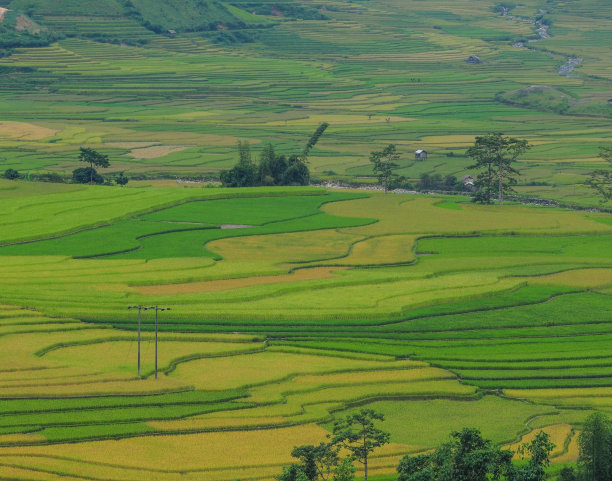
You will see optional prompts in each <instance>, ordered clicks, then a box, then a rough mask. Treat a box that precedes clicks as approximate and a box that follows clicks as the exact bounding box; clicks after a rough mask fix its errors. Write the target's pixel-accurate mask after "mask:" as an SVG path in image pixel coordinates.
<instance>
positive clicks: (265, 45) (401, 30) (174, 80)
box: [0, 0, 612, 205]
mask: <svg viewBox="0 0 612 481" xmlns="http://www.w3.org/2000/svg"><path fill="white" fill-rule="evenodd" d="M5 3H7V5H8V4H9V3H10V4H11V5H13V4H14V8H25V7H24V6H23V5H22V4H24V2H19V1H17V0H13V1H12V3H11V2H5ZM30 3H32V4H33V5H37V6H36V7H32V8H34V9H35V11H36V12H38V13H36V14H35V15H34V18H35V20H36V21H37V22H40V23H41V25H46V26H48V28H49V29H51V30H53V29H55V30H56V31H57V32H60V33H62V34H65V33H70V36H68V37H67V38H64V39H60V40H59V41H57V42H56V43H52V44H51V45H49V46H46V47H38V48H22V49H20V48H17V49H14V52H13V54H12V55H10V56H7V57H5V58H2V59H0V69H2V73H3V78H4V79H5V81H4V82H2V85H0V99H1V100H2V101H1V102H0V106H1V107H0V109H2V110H0V112H1V117H2V120H1V121H0V160H1V161H2V164H3V165H5V166H7V167H11V168H15V169H17V170H19V171H20V172H23V173H26V172H30V173H31V174H32V175H36V174H39V173H45V172H56V173H59V174H61V175H69V173H70V172H71V171H72V170H73V169H74V168H76V166H77V165H76V164H77V162H76V151H77V150H78V147H79V146H82V145H87V146H90V147H93V148H96V149H98V150H101V151H102V152H104V153H106V154H108V155H109V156H110V157H111V159H112V166H111V168H110V169H107V171H105V173H107V174H112V173H116V172H119V171H125V172H126V173H127V174H128V176H130V177H137V176H148V177H157V176H161V177H175V176H205V177H213V178H214V177H217V176H218V174H219V171H220V170H221V169H224V168H228V167H230V166H231V165H232V163H233V162H234V160H235V153H234V150H235V144H236V142H237V141H238V140H249V141H250V142H251V144H252V145H253V147H254V149H255V150H256V151H258V150H259V149H260V148H261V146H262V145H263V144H264V143H266V142H268V141H271V142H273V143H274V144H275V145H276V146H277V148H278V150H279V151H280V152H281V153H284V154H290V153H295V152H297V151H300V150H301V148H302V146H303V144H304V142H305V139H306V138H307V136H308V135H309V133H310V132H312V131H313V130H314V128H315V127H316V126H317V125H318V124H319V123H321V122H323V121H326V122H329V123H330V125H331V128H330V129H329V130H328V132H327V133H326V135H325V136H324V137H323V138H322V140H321V143H320V144H319V145H318V146H317V148H316V149H315V150H314V151H313V154H312V156H311V166H310V167H311V170H312V172H313V176H314V177H315V178H316V179H318V180H328V179H331V180H346V181H357V182H363V183H368V182H371V181H372V180H373V179H372V176H371V167H370V164H369V162H368V154H369V152H371V151H372V150H375V148H378V147H379V146H381V145H384V144H385V143H391V142H392V143H395V144H397V145H398V148H399V150H400V152H401V154H402V161H401V169H400V170H399V173H400V174H401V175H405V176H406V177H407V178H408V179H409V180H410V181H411V182H413V183H414V182H416V181H417V180H418V179H419V176H420V175H421V174H423V173H430V174H431V173H439V174H441V175H443V176H444V175H454V176H456V177H461V176H462V175H464V174H466V173H467V172H468V170H467V167H468V166H469V165H470V163H471V162H470V160H469V159H467V158H466V157H465V150H466V148H467V147H468V146H469V145H470V144H471V143H472V142H473V139H474V136H475V135H481V134H482V133H485V132H487V131H501V132H504V133H506V134H510V135H514V136H517V137H521V138H526V139H528V140H529V142H530V143H531V144H532V145H533V149H532V150H530V151H529V153H528V154H527V155H526V156H524V158H523V159H521V162H520V166H519V167H520V168H519V170H520V171H521V174H522V175H521V178H520V181H519V192H520V193H522V194H525V195H528V196H540V197H546V198H556V199H559V200H563V201H565V202H571V203H578V204H590V205H592V204H593V203H594V202H595V200H594V198H593V196H592V194H591V192H590V191H589V190H588V189H586V188H585V187H584V185H583V184H584V180H585V174H586V173H588V172H589V171H591V170H593V169H595V168H597V167H600V166H601V165H602V161H601V159H599V158H598V157H597V154H598V148H599V146H601V145H608V144H610V143H611V142H612V140H611V137H610V135H611V134H610V132H611V127H612V120H611V118H612V110H611V109H612V107H610V103H609V101H608V99H609V98H610V96H611V95H610V80H611V79H610V73H609V68H608V67H607V66H608V65H609V62H610V60H611V59H610V57H609V49H607V48H605V47H602V44H606V39H607V38H608V37H607V35H608V32H609V30H610V23H611V22H612V10H611V7H610V5H609V4H608V3H607V2H605V1H602V0H587V1H581V2H579V3H578V2H556V3H555V2H552V3H551V2H542V1H540V0H527V1H525V2H522V4H521V5H520V6H518V7H517V8H515V9H513V10H511V11H510V15H508V16H502V15H500V13H499V11H496V10H495V8H494V7H495V2H492V1H491V2H489V1H485V2H478V5H476V4H475V2H473V1H470V0H463V1H460V2H457V1H454V2H448V1H433V2H432V1H429V2H427V9H425V8H424V7H423V3H422V2H420V1H417V0H414V1H406V0H395V1H384V2H383V1H379V0H371V1H368V2H345V1H340V0H338V1H332V2H327V3H328V8H326V9H325V11H322V12H320V11H319V10H317V8H318V7H320V5H319V4H317V3H316V2H311V1H310V0H305V1H302V2H299V3H300V5H301V6H302V7H303V8H304V9H305V10H304V11H309V12H311V13H312V12H316V15H311V16H310V17H309V18H312V19H304V18H305V17H304V15H302V16H299V15H298V17H297V18H291V17H290V16H288V17H286V18H285V17H282V16H280V17H279V16H273V15H267V14H266V13H265V12H266V11H267V10H266V9H265V8H264V7H261V8H260V7H255V6H254V5H255V3H253V2H241V1H236V2H233V6H231V8H230V9H229V11H225V13H220V11H219V12H217V13H216V15H217V16H218V18H219V21H220V22H225V23H229V24H231V23H232V22H235V21H236V20H235V18H242V19H243V21H244V22H246V26H247V27H248V28H246V29H245V30H244V31H239V32H243V35H246V36H247V37H249V38H250V40H252V41H250V40H249V41H244V42H238V43H231V42H230V43H227V42H225V41H220V40H219V36H221V40H223V39H225V40H227V38H229V37H228V36H231V35H233V33H231V32H230V31H228V32H230V33H228V32H225V33H219V32H217V31H214V32H191V33H189V32H188V31H185V30H186V29H187V30H188V29H189V28H191V27H193V26H191V27H190V26H189V25H188V22H187V20H185V19H179V18H175V12H162V11H161V10H159V9H158V10H159V11H158V10H154V9H151V10H148V12H149V13H147V14H146V15H144V17H145V18H144V20H145V21H149V22H150V23H154V24H161V23H164V22H166V23H168V25H165V26H164V28H173V26H174V28H176V29H177V30H179V32H180V34H179V35H177V36H174V37H168V36H164V35H156V34H155V33H154V32H152V31H151V30H147V29H146V28H144V27H143V26H142V25H140V24H138V23H137V22H136V21H135V20H134V19H133V18H127V17H121V9H120V8H119V7H117V6H116V5H115V4H116V3H117V2H114V1H111V0H109V1H107V2H105V3H104V5H97V4H95V5H94V4H93V2H91V3H92V5H91V6H89V7H85V6H83V5H85V4H83V3H81V6H80V7H79V6H78V5H77V6H74V5H72V3H70V4H66V6H64V7H61V8H64V9H65V11H63V12H62V11H59V12H57V11H54V10H55V8H53V6H52V5H50V4H49V2H45V1H42V0H37V2H30ZM86 3H87V4H89V2H86ZM134 3H135V4H137V5H136V7H138V8H141V9H142V8H145V7H146V6H147V5H149V6H150V2H145V1H144V0H143V1H139V2H134ZM184 3H189V4H192V3H193V4H195V3H196V2H184ZM199 3H200V4H204V3H205V2H199ZM557 3H558V4H557ZM113 5H114V6H113ZM262 5H263V4H262ZM147 8H148V7H147ZM185 8H187V7H185ZM189 8H192V7H189ZM194 8H195V7H194ZM198 8H204V7H198ZM211 8H212V7H211ZM215 8H217V7H215ZM541 9H544V10H545V11H546V19H547V21H548V22H549V23H550V24H551V25H552V26H551V27H550V28H549V31H548V32H549V34H550V35H551V36H550V38H545V39H539V37H538V34H537V33H536V28H535V26H534V25H533V21H534V18H535V17H536V16H537V15H538V12H539V11H540V10H541ZM257 10H261V11H262V12H264V13H262V14H257V15H253V13H252V12H253V11H257ZM143 11H144V10H143ZM211 15H212V14H211ZM232 16H233V17H232ZM236 16H237V17H236ZM317 16H318V17H321V18H318V19H317ZM186 17H189V15H186ZM323 17H324V18H323ZM232 18H234V20H232ZM172 22H174V23H172ZM530 22H531V23H530ZM466 25H470V27H469V29H468V28H467V27H466ZM256 27H257V28H256ZM71 29H72V30H71ZM224 35H225V37H224ZM245 38H246V37H245ZM96 39H98V40H100V39H102V40H103V41H102V42H100V41H95V40H96ZM112 42H115V43H112ZM470 56H477V57H478V58H479V59H480V61H481V63H479V64H469V63H466V61H465V60H466V59H468V57H470ZM568 57H577V58H581V59H582V60H583V61H582V63H581V64H580V65H578V67H577V68H575V70H574V71H571V72H569V73H568V74H567V75H559V74H558V73H557V70H558V68H559V67H560V66H561V65H563V64H565V63H566V61H567V59H568ZM418 148H422V149H426V150H428V151H429V152H430V159H429V160H428V161H427V162H416V161H414V159H413V155H412V152H414V150H416V149H418Z"/></svg>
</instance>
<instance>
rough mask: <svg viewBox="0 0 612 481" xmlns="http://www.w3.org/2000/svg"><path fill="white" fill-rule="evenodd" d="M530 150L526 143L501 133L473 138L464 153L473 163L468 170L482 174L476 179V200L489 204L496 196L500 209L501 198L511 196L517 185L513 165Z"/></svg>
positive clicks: (502, 200)
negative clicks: (510, 193) (472, 141)
mask: <svg viewBox="0 0 612 481" xmlns="http://www.w3.org/2000/svg"><path fill="white" fill-rule="evenodd" d="M529 148H530V146H529V144H528V143H527V141H526V140H520V139H516V138H514V137H506V136H504V134H502V133H500V132H493V133H490V134H487V135H484V136H481V137H476V140H475V142H474V145H473V146H472V147H470V148H469V149H468V150H467V155H468V156H469V157H471V158H472V159H474V160H475V161H476V163H475V164H474V165H472V166H470V167H469V168H470V169H479V170H482V171H481V172H480V173H479V174H478V176H477V178H476V184H477V185H478V186H479V187H480V192H479V194H478V195H476V196H475V200H477V201H479V202H483V203H486V204H490V203H491V201H492V198H493V195H494V194H495V193H497V195H498V201H499V205H502V204H503V202H504V194H505V193H507V192H512V186H513V185H515V184H516V178H515V177H513V175H516V174H518V171H517V170H516V169H515V168H514V167H513V166H512V164H514V163H515V162H516V161H517V159H518V158H519V156H520V155H521V154H523V153H524V152H526V151H527V150H528V149H529Z"/></svg>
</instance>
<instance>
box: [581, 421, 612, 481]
mask: <svg viewBox="0 0 612 481" xmlns="http://www.w3.org/2000/svg"><path fill="white" fill-rule="evenodd" d="M578 445H579V447H580V455H579V457H578V462H579V466H580V477H581V479H583V480H584V481H610V480H611V479H612V423H611V422H610V420H609V419H608V417H607V416H606V415H605V414H603V413H598V412H596V413H593V414H591V415H590V416H589V417H588V418H587V419H586V421H585V422H584V425H583V427H582V432H581V433H580V435H579V436H578Z"/></svg>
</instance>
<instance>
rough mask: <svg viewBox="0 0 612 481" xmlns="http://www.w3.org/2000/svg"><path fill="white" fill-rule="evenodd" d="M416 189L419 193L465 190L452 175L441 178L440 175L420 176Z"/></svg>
mask: <svg viewBox="0 0 612 481" xmlns="http://www.w3.org/2000/svg"><path fill="white" fill-rule="evenodd" d="M417 187H418V189H419V190H420V191H429V190H437V191H443V192H458V191H464V190H465V186H464V184H463V182H461V181H460V180H457V177H455V176H454V175H447V176H446V177H444V178H443V177H442V176H441V175H440V174H428V173H424V174H421V177H420V179H419V184H418V186H417Z"/></svg>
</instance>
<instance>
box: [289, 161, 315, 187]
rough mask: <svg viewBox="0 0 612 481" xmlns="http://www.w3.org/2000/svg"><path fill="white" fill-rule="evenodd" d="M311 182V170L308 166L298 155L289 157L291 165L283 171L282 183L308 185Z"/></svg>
mask: <svg viewBox="0 0 612 481" xmlns="http://www.w3.org/2000/svg"><path fill="white" fill-rule="evenodd" d="M308 184H310V171H309V170H308V166H307V165H306V164H305V163H304V162H303V161H302V160H300V159H299V158H298V157H295V156H294V157H291V158H290V159H289V166H288V167H287V170H285V172H283V177H282V185H308Z"/></svg>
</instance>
